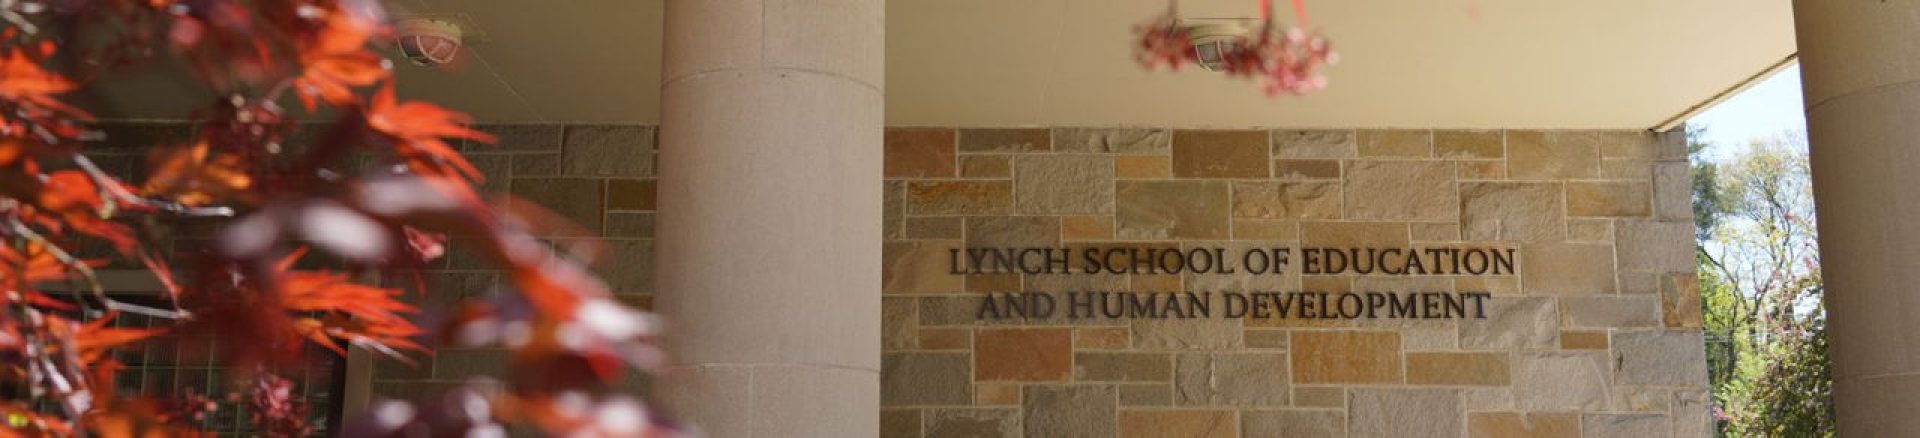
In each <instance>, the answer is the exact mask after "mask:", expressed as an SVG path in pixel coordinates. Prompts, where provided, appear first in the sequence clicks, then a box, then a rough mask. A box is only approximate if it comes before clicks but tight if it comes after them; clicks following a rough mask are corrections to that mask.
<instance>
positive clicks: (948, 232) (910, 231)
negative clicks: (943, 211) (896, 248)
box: [907, 217, 961, 240]
mask: <svg viewBox="0 0 1920 438" xmlns="http://www.w3.org/2000/svg"><path fill="white" fill-rule="evenodd" d="M960 230H961V221H960V218H957V217H910V218H907V238H908V239H943V240H958V239H960Z"/></svg>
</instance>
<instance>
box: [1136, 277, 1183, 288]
mask: <svg viewBox="0 0 1920 438" xmlns="http://www.w3.org/2000/svg"><path fill="white" fill-rule="evenodd" d="M1130 281H1131V282H1132V283H1133V284H1132V286H1133V290H1137V291H1143V292H1177V291H1181V290H1184V289H1185V288H1183V287H1181V284H1182V283H1183V281H1182V279H1181V278H1180V276H1179V275H1153V274H1139V275H1134V276H1133V277H1132V278H1131V279H1130Z"/></svg>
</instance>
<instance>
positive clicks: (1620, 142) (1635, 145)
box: [1594, 131, 1660, 161]
mask: <svg viewBox="0 0 1920 438" xmlns="http://www.w3.org/2000/svg"><path fill="white" fill-rule="evenodd" d="M1594 135H1595V136H1596V137H1597V138H1598V139H1599V141H1600V157H1601V158H1626V159H1634V160H1641V161H1652V160H1655V159H1657V158H1659V150H1658V149H1659V146H1660V143H1659V140H1658V139H1656V138H1654V136H1653V134H1650V133H1647V132H1646V131H1600V132H1596V133H1595V134H1594Z"/></svg>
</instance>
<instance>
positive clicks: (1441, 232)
mask: <svg viewBox="0 0 1920 438" xmlns="http://www.w3.org/2000/svg"><path fill="white" fill-rule="evenodd" d="M1408 226H1409V227H1411V228H1412V233H1413V241H1415V242H1451V241H1456V240H1460V224H1456V223H1451V222H1448V223H1421V224H1409V225H1408Z"/></svg>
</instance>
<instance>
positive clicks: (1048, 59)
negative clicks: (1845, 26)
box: [101, 0, 1794, 129]
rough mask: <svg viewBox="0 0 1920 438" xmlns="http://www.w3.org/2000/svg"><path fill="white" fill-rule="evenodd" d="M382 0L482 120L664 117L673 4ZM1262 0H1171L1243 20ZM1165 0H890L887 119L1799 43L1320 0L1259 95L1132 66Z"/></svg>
mask: <svg viewBox="0 0 1920 438" xmlns="http://www.w3.org/2000/svg"><path fill="white" fill-rule="evenodd" d="M389 3H390V4H391V5H392V6H393V7H394V9H396V10H398V11H400V12H402V13H411V14H464V15H465V17H466V18H468V19H470V20H471V21H472V22H473V23H476V24H477V25H478V26H479V28H480V31H481V32H483V33H484V34H485V37H484V39H483V40H482V41H479V42H477V43H475V44H471V45H470V46H469V47H470V48H471V50H472V52H471V55H473V56H471V57H469V59H468V60H467V62H465V63H463V65H462V66H461V67H460V68H458V69H456V70H455V71H451V72H447V71H440V70H437V69H431V68H420V67H413V66H410V65H405V64H404V63H403V64H402V65H400V66H399V67H397V68H398V69H399V70H400V78H401V79H400V81H401V82H400V83H401V90H402V93H403V94H407V95H411V96H413V97H420V98H427V99H433V100H435V101H438V102H441V103H443V104H445V105H448V106H451V107H455V108H458V109H462V110H466V111H469V112H472V113H474V114H475V115H476V116H478V117H479V118H481V119H482V120H490V121H618V122H648V123H650V122H655V121H657V120H658V119H659V111H660V108H659V103H658V99H659V93H658V87H659V85H658V84H659V62H660V61H659V60H660V27H661V8H662V4H663V0H557V1H526V0H389ZM1254 3H1255V2H1254V0H1184V1H1183V2H1182V3H1181V7H1182V10H1183V11H1185V12H1187V13H1188V14H1187V15H1189V16H1196V17H1244V16H1250V15H1253V14H1254V12H1255V11H1254V9H1253V8H1254V6H1253V5H1254ZM1280 3H1284V2H1280ZM1165 6H1166V3H1165V0H888V8H887V27H888V29H887V53H886V55H887V84H886V89H887V100H886V104H887V122H888V123H889V124H894V125H972V126H980V125H1158V126H1183V127H1243V126H1298V127H1311V126H1326V127H1333V126H1342V127H1345V126H1387V127H1448V128H1470V127H1487V128H1492V127H1501V128H1635V129H1639V128H1650V127H1654V126H1656V125H1659V124H1661V123H1662V122H1664V121H1666V120H1668V119H1670V118H1673V117H1674V116H1676V115H1678V114H1682V113H1684V112H1686V111H1687V110H1688V109H1689V108H1691V107H1693V106H1695V105H1697V104H1699V103H1701V102H1705V101H1708V100H1710V99H1712V98H1713V97H1714V96H1715V95H1717V94H1720V93H1722V92H1724V91H1725V90H1727V89H1729V88H1731V87H1735V86H1738V85H1740V84H1741V83H1743V81H1746V80H1747V79H1749V78H1750V77H1752V76H1754V75H1755V74H1757V73H1760V72H1763V71H1765V70H1766V69H1767V68H1769V67H1770V66H1773V65H1775V64H1777V63H1779V62H1780V61H1781V60H1783V59H1785V58H1787V57H1789V56H1791V55H1792V54H1793V53H1794V42H1793V30H1792V29H1793V26H1792V16H1791V11H1790V4H1789V1H1788V0H1684V1H1671V0H1608V1H1569V0H1340V1H1334V0H1309V1H1308V7H1309V8H1310V12H1311V13H1312V16H1311V18H1312V19H1313V21H1314V24H1315V25H1317V26H1318V27H1321V28H1323V29H1325V31H1326V33H1327V34H1328V35H1329V36H1330V37H1331V38H1332V39H1333V41H1334V44H1335V46H1336V47H1337V48H1338V49H1339V51H1340V52H1341V56H1342V63H1341V64H1340V65H1338V66H1335V67H1333V68H1331V69H1330V70H1329V71H1328V74H1329V76H1330V77H1331V80H1332V86H1331V88H1330V89H1328V90H1327V91H1325V92H1323V93H1320V94H1317V95H1313V96H1308V97H1304V98H1293V97H1282V98H1278V99H1268V98H1266V97H1264V96H1262V95H1261V94H1260V93H1259V92H1258V90H1257V88H1256V86H1255V84H1253V83H1249V82H1245V81H1240V80H1233V79H1228V78H1224V77H1221V76H1218V75H1215V74H1212V73H1207V72H1203V71H1187V72H1182V73H1168V72H1148V71H1144V70H1142V69H1140V68H1139V67H1137V66H1135V65H1134V64H1133V62H1132V58H1131V53H1130V50H1131V49H1130V42H1131V41H1130V39H1129V38H1130V34H1129V28H1130V27H1131V26H1132V25H1133V24H1135V23H1137V22H1140V21H1142V20H1144V19H1146V18H1148V17H1150V16H1152V15H1153V14H1155V13H1158V12H1159V11H1161V10H1163V8H1165ZM715 37H724V36H719V35H716V36H715ZM168 85H169V83H168V82H165V81H159V80H151V79H148V80H136V81H135V83H133V84H129V85H123V86H121V87H119V88H118V89H117V90H122V91H125V90H137V91H139V92H131V91H125V92H121V91H116V92H109V93H106V94H107V95H108V96H110V97H109V98H108V99H106V101H105V102H101V104H102V105H110V106H111V107H112V111H109V112H110V113H113V114H115V115H119V116H126V117H165V116H167V115H168V114H169V113H168V111H169V110H170V108H168V105H166V104H165V103H167V102H177V101H178V100H177V99H169V98H166V97H164V96H167V95H168V93H167V91H169V90H170V89H168V88H167V87H168ZM156 90H158V91H156ZM114 96H140V98H137V99H136V98H116V97H114ZM175 106H177V105H175Z"/></svg>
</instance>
